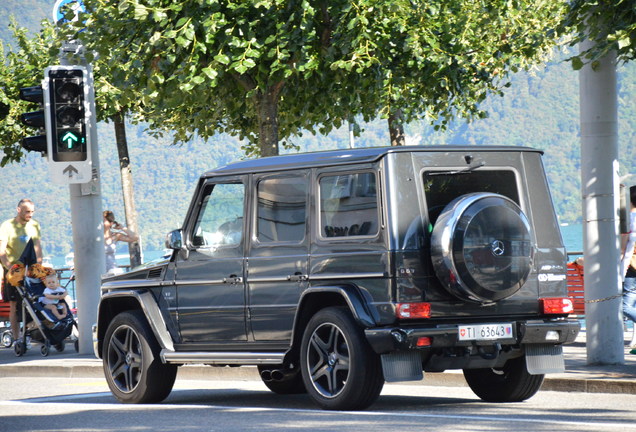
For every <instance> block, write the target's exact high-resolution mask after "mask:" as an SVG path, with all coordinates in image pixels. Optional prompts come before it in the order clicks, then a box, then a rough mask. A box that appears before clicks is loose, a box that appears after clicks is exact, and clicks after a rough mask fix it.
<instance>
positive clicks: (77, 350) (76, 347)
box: [73, 339, 79, 352]
mask: <svg viewBox="0 0 636 432" xmlns="http://www.w3.org/2000/svg"><path fill="white" fill-rule="evenodd" d="M73 346H74V347H75V352H79V340H78V339H75V342H73Z"/></svg>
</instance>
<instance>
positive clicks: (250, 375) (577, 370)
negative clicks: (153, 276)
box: [0, 331, 636, 394]
mask: <svg viewBox="0 0 636 432" xmlns="http://www.w3.org/2000/svg"><path fill="white" fill-rule="evenodd" d="M626 342H627V341H626ZM564 354H565V368H566V371H565V372H564V373H561V374H549V375H546V379H545V381H544V383H543V387H542V389H543V390H554V391H565V392H588V393H628V394H636V355H634V354H629V349H628V348H627V347H626V348H625V364H622V365H610V366H597V365H587V364H586V363H587V353H586V348H585V332H584V331H581V333H580V334H579V336H578V338H577V340H576V342H575V343H573V344H570V345H565V347H564ZM9 376H28V377H41V376H42V377H45V376H46V377H52V376H59V377H91V378H103V377H104V374H103V371H102V362H101V360H99V359H96V358H95V357H93V356H92V355H80V354H77V353H76V352H75V351H74V349H73V346H72V344H67V346H66V350H65V351H64V352H62V353H58V352H57V351H55V350H54V349H51V353H50V354H49V356H48V357H42V356H41V355H40V345H38V344H33V347H32V348H31V349H30V350H29V351H27V353H26V354H25V355H24V356H22V357H16V355H15V353H14V352H13V349H12V348H11V349H8V348H0V378H1V377H9ZM177 379H218V380H221V379H223V380H241V381H243V380H259V379H260V378H259V376H258V372H257V370H256V368H255V367H232V368H231V367H210V366H204V365H189V366H183V367H181V368H179V373H178V376H177ZM418 384H424V385H444V386H464V385H466V382H465V381H464V377H463V375H462V373H461V371H448V372H444V373H425V374H424V380H423V381H420V382H418Z"/></svg>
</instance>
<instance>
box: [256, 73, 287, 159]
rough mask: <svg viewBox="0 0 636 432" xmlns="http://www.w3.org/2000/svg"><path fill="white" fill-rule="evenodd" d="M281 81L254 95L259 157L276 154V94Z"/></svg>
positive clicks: (278, 91) (280, 86)
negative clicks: (256, 112)
mask: <svg viewBox="0 0 636 432" xmlns="http://www.w3.org/2000/svg"><path fill="white" fill-rule="evenodd" d="M282 85H283V84H282V82H281V83H279V84H278V85H276V86H273V87H270V88H268V89H267V91H266V92H265V93H261V92H258V94H257V95H256V107H257V110H258V140H259V147H260V150H261V157H266V156H277V155H278V95H279V93H280V89H281V88H282Z"/></svg>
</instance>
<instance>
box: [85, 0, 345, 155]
mask: <svg viewBox="0 0 636 432" xmlns="http://www.w3.org/2000/svg"><path fill="white" fill-rule="evenodd" d="M84 4H85V6H86V8H87V10H88V12H89V14H88V17H87V19H86V23H85V25H83V26H85V27H86V31H84V32H81V33H79V34H78V36H79V37H80V38H81V39H82V40H83V41H84V43H85V44H86V46H87V47H89V49H91V50H94V51H95V52H97V53H99V55H100V56H102V57H105V58H106V57H107V58H109V59H110V60H111V62H112V64H113V65H117V66H116V69H117V73H115V74H113V83H114V84H115V85H116V86H117V87H118V88H132V89H134V90H135V91H136V95H135V96H137V97H138V99H139V101H140V105H139V106H138V107H139V109H138V110H137V114H138V118H139V119H143V120H144V121H147V122H148V123H149V124H150V127H151V129H157V130H159V129H162V130H169V131H172V132H173V133H174V134H175V141H186V140H188V139H189V137H191V136H192V135H193V134H194V133H196V134H198V135H200V136H202V137H204V138H205V137H209V136H211V135H213V134H214V133H217V132H228V133H230V134H233V135H238V136H240V137H241V138H245V139H247V140H248V144H247V145H246V151H247V152H248V154H252V153H260V154H261V155H263V156H267V155H272V154H277V153H278V142H279V140H281V139H282V140H284V139H286V138H287V137H289V136H292V135H294V134H298V133H299V132H300V131H301V130H302V129H309V130H312V129H313V127H314V125H316V124H320V123H322V124H330V123H331V122H330V121H329V113H331V112H333V109H332V107H331V106H330V105H327V104H326V102H325V101H326V100H327V98H326V97H325V96H323V95H324V94H325V93H327V94H328V93H329V91H325V90H326V87H328V84H326V83H329V82H330V81H331V82H335V79H332V80H326V79H325V74H327V73H328V71H329V69H328V68H325V67H324V64H323V63H322V59H323V57H324V56H323V52H324V51H329V50H330V49H332V47H331V46H329V41H330V37H329V34H330V32H331V29H332V28H333V22H332V19H333V17H334V16H337V15H338V13H337V11H338V10H339V8H340V7H342V5H343V4H345V2H344V1H335V2H334V1H332V2H326V1H308V0H293V1H283V0H265V1H222V2H221V1H215V0H208V1H205V2H201V1H194V0H184V1H179V2H174V1H172V0H145V1H142V0H128V1H124V2H120V3H113V2H110V1H107V0H87V1H85V2H84ZM319 72H322V74H319ZM321 103H322V105H321ZM257 145H258V148H257Z"/></svg>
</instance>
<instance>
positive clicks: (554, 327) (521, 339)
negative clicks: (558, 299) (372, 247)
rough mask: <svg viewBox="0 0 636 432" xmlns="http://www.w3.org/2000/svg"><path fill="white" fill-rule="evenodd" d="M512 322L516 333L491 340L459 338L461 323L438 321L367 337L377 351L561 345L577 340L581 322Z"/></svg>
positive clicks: (380, 331) (379, 330)
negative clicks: (426, 341) (421, 344)
mask: <svg viewBox="0 0 636 432" xmlns="http://www.w3.org/2000/svg"><path fill="white" fill-rule="evenodd" d="M506 322H512V323H513V329H514V331H513V335H512V337H510V338H507V339H497V340H488V341H460V340H459V338H458V333H459V330H458V327H459V326H460V325H461V324H438V325H430V326H424V325H421V326H418V325H412V326H407V325H399V326H391V327H382V328H370V329H366V330H365V335H366V337H367V340H368V341H369V343H370V344H371V347H372V348H373V350H374V351H375V352H376V353H378V354H385V353H390V352H394V351H403V350H413V349H430V348H448V347H462V346H472V345H492V344H500V345H516V346H519V345H527V344H542V345H546V344H548V345H561V344H567V343H572V342H574V340H575V339H576V337H577V335H578V333H579V331H580V329H581V324H580V323H579V322H578V321H577V320H568V319H554V320H548V319H546V320H512V321H510V320H508V321H506ZM462 324H464V323H462ZM425 337H428V338H430V341H429V342H430V344H429V345H427V346H426V347H423V348H422V347H418V345H417V344H418V341H419V340H420V338H425Z"/></svg>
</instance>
